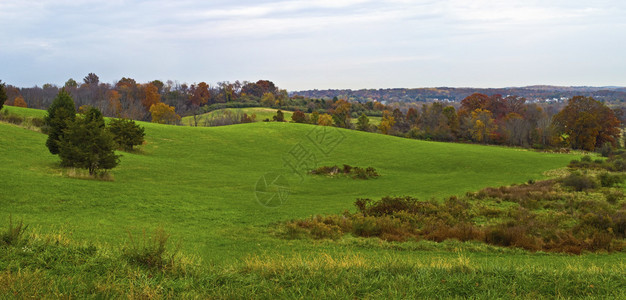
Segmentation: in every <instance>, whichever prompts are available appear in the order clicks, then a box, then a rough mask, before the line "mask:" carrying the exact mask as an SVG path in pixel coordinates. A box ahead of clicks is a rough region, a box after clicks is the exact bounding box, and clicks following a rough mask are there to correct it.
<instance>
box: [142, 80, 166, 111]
mask: <svg viewBox="0 0 626 300" xmlns="http://www.w3.org/2000/svg"><path fill="white" fill-rule="evenodd" d="M142 91H143V97H142V99H141V104H142V105H143V107H145V108H146V109H149V108H150V107H151V106H152V105H155V104H157V103H159V102H161V95H160V94H159V89H158V88H157V87H156V86H154V85H153V84H152V83H146V84H144V85H143V86H142Z"/></svg>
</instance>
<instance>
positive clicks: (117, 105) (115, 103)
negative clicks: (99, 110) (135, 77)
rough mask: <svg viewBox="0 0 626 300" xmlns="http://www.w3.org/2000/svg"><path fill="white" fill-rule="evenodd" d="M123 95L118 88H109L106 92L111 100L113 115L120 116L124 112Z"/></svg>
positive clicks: (110, 106)
mask: <svg viewBox="0 0 626 300" xmlns="http://www.w3.org/2000/svg"><path fill="white" fill-rule="evenodd" d="M121 97H122V96H121V95H120V93H119V92H118V91H116V90H109V91H107V94H106V98H107V100H108V102H109V111H110V112H111V114H112V115H114V116H116V117H118V118H119V117H120V116H121V114H122V102H120V98H121Z"/></svg>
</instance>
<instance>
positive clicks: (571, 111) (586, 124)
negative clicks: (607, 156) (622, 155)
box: [552, 96, 620, 151]
mask: <svg viewBox="0 0 626 300" xmlns="http://www.w3.org/2000/svg"><path fill="white" fill-rule="evenodd" d="M552 120H553V122H554V124H555V125H556V127H557V130H558V131H559V133H561V134H564V135H566V137H567V141H568V142H569V144H570V146H571V147H572V148H574V149H583V150H588V151H593V150H595V148H597V147H600V146H602V145H603V144H604V143H611V144H613V146H617V141H618V139H619V136H620V129H619V126H620V121H619V120H618V119H617V118H616V117H615V114H614V113H613V110H611V109H610V108H609V107H607V106H606V105H604V103H602V102H600V101H597V100H595V99H593V98H592V97H584V96H575V97H573V98H572V99H570V100H569V101H568V103H567V106H565V108H563V110H561V111H560V112H559V113H558V114H556V115H555V116H554V118H553V119H552Z"/></svg>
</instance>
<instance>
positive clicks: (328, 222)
mask: <svg viewBox="0 0 626 300" xmlns="http://www.w3.org/2000/svg"><path fill="white" fill-rule="evenodd" d="M566 178H568V179H567V180H565V179H563V180H545V181H537V182H529V183H526V184H523V185H515V186H510V187H500V188H486V189H483V190H481V191H479V192H476V193H467V195H466V196H465V197H462V198H459V197H456V196H452V197H449V198H448V199H446V200H445V201H443V202H437V201H434V200H431V201H420V200H419V199H417V198H414V197H410V196H404V197H390V196H387V197H383V198H381V199H379V200H376V201H374V200H371V199H357V200H356V201H355V203H354V205H355V207H356V212H355V213H349V212H345V213H344V214H342V215H330V216H315V217H311V218H308V219H304V220H293V221H290V222H287V223H286V224H285V225H284V228H285V233H286V236H287V237H289V238H302V237H307V236H308V237H312V238H315V239H327V238H328V239H338V238H340V237H341V236H342V235H344V234H352V235H354V236H360V237H377V238H380V239H383V240H387V241H407V240H419V239H426V240H431V241H436V242H442V241H445V240H448V239H456V240H459V241H470V240H474V241H480V242H484V243H487V244H491V245H497V246H502V247H516V248H522V249H526V250H530V251H551V252H566V253H574V254H579V253H582V252H583V251H621V250H622V249H625V248H626V241H625V238H626V206H620V201H621V199H622V198H623V195H624V194H623V192H621V191H620V190H613V189H608V188H604V190H603V191H600V190H598V186H599V185H598V184H597V183H596V184H595V185H594V188H591V187H588V184H589V183H588V181H591V182H594V183H595V182H596V179H595V178H591V177H590V176H587V175H580V174H573V175H570V176H568V177H566ZM569 181H571V182H573V185H572V187H573V190H579V191H585V193H582V192H576V191H572V190H570V189H569V188H568V187H563V188H562V187H561V185H566V184H565V183H566V182H569ZM600 181H601V180H600ZM578 187H582V188H580V189H579V188H578ZM589 193H595V194H593V195H591V196H590V194H589ZM598 193H599V194H600V195H602V193H604V195H605V197H604V199H602V198H598V197H596V196H595V195H596V194H598ZM502 201H507V202H512V203H516V205H497V204H498V203H501V202H502Z"/></svg>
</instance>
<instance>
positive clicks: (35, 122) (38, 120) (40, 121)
mask: <svg viewBox="0 0 626 300" xmlns="http://www.w3.org/2000/svg"><path fill="white" fill-rule="evenodd" d="M30 124H31V125H33V126H35V127H37V128H41V127H43V126H44V125H46V122H45V121H44V119H43V118H32V119H30Z"/></svg>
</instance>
